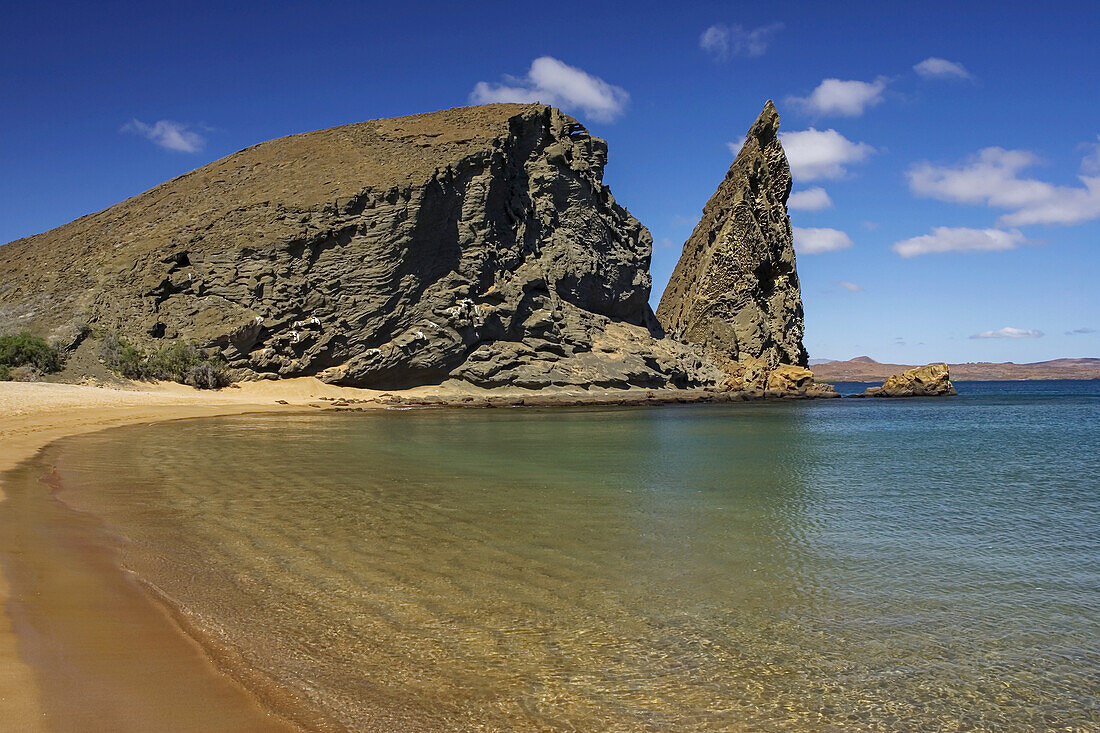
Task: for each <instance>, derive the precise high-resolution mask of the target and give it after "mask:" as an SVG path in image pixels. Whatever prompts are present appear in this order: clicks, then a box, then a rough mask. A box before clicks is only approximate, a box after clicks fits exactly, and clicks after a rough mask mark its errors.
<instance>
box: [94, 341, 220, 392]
mask: <svg viewBox="0 0 1100 733" xmlns="http://www.w3.org/2000/svg"><path fill="white" fill-rule="evenodd" d="M99 351H100V357H101V358H102V359H103V363H104V364H106V365H107V367H108V368H110V369H113V370H115V371H116V372H118V373H119V374H121V375H122V376H124V377H127V378H128V379H160V380H165V381H171V382H180V383H181V384H188V385H191V386H192V387H196V388H198V389H219V388H221V387H225V386H226V385H228V384H229V381H230V380H229V374H228V372H227V371H226V364H225V362H224V361H223V360H222V359H221V358H220V357H215V358H213V359H212V358H210V357H209V356H207V354H206V352H204V351H202V350H201V349H198V348H196V347H195V346H193V345H191V344H188V343H185V342H183V341H176V342H173V343H170V344H165V345H163V346H160V347H159V348H157V349H156V350H154V351H151V352H145V351H143V350H142V349H140V348H138V347H136V346H134V345H133V344H131V343H130V342H128V341H127V340H126V339H124V338H122V337H121V336H118V335H117V334H114V333H108V334H105V335H104V337H103V340H102V341H101V342H100V349H99Z"/></svg>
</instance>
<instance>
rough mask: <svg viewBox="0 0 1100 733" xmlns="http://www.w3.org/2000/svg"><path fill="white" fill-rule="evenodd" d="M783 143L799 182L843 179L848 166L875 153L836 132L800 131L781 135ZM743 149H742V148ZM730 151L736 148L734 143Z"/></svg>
mask: <svg viewBox="0 0 1100 733" xmlns="http://www.w3.org/2000/svg"><path fill="white" fill-rule="evenodd" d="M779 139H780V141H781V142H782V143H783V150H784V152H786V153H787V161H788V162H789V163H790V165H791V175H792V176H793V177H794V179H795V180H796V181H800V182H805V181H813V180H815V179H818V178H840V177H841V176H843V175H844V174H845V172H846V171H845V169H844V166H846V165H849V164H851V163H858V162H860V161H862V160H864V159H865V158H866V157H867V156H869V155H870V154H871V153H873V152H875V149H874V148H873V147H871V146H870V145H868V144H867V143H855V142H852V141H851V140H849V139H848V138H846V137H844V136H843V135H841V134H840V133H839V132H837V131H836V130H832V129H830V130H816V129H814V128H812V127H811V128H810V129H808V130H800V131H797V132H781V133H779ZM738 147H739V148H740V146H738ZM730 149H731V150H732V149H733V144H732V143H730Z"/></svg>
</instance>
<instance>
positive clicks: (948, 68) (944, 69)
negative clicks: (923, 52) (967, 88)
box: [913, 56, 973, 79]
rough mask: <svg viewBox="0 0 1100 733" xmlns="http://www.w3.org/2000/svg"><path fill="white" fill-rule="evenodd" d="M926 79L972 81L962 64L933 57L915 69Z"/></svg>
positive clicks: (914, 68)
mask: <svg viewBox="0 0 1100 733" xmlns="http://www.w3.org/2000/svg"><path fill="white" fill-rule="evenodd" d="M913 70H914V71H916V72H917V73H918V74H919V75H921V76H922V77H924V78H925V79H971V78H973V77H971V76H970V72H969V71H967V70H966V67H965V66H963V65H962V64H959V63H956V62H954V61H948V60H947V59H941V58H937V57H935V56H931V57H929V58H926V59H925V60H924V61H921V62H920V63H919V64H917V65H916V66H914V67H913Z"/></svg>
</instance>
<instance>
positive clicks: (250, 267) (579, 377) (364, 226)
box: [0, 104, 793, 389]
mask: <svg viewBox="0 0 1100 733" xmlns="http://www.w3.org/2000/svg"><path fill="white" fill-rule="evenodd" d="M606 162H607V145H606V143H605V142H604V141H603V140H601V139H600V138H597V137H593V136H591V135H590V134H589V133H588V131H587V130H586V129H585V128H584V126H583V125H581V124H580V123H578V122H577V121H576V120H575V119H573V118H571V117H569V116H567V115H565V114H563V113H561V112H560V111H559V110H557V109H555V108H552V107H548V106H545V105H538V104H530V105H515V104H497V105H487V106H478V107H464V108H457V109H451V110H445V111H441V112H434V113H430V114H421V115H413V116H410V117H399V118H394V119H385V120H373V121H369V122H363V123H358V124H353V125H345V126H341V127H334V128H330V129H327V130H319V131H315V132H308V133H303V134H299V135H291V136H289V137H284V138H280V139H277V140H271V141H268V142H265V143H261V144H259V145H255V146H253V147H250V148H247V149H245V150H242V151H240V152H238V153H235V154H233V155H230V156H228V157H226V158H223V159H221V160H218V161H215V162H213V163H210V164H209V165H206V166H203V167H202V168H199V169H197V170H195V171H192V172H190V173H187V174H185V175H182V176H180V177H178V178H175V179H173V180H171V181H168V182H167V183H164V184H162V185H160V186H157V187H156V188H154V189H152V190H150V191H147V192H145V193H143V194H140V195H138V196H135V197H134V198H131V199H128V200H127V201H124V202H122V203H120V204H118V205H116V206H112V207H110V208H108V209H106V210H104V211H101V212H99V213H96V214H92V215H89V216H85V217H83V218H81V219H78V220H76V221H74V222H71V223H69V224H66V225H64V226H62V227H59V228H57V229H53V230H51V231H48V232H45V233H43V234H39V235H36V236H32V237H28V238H26V239H21V240H17V241H15V242H12V243H10V244H7V245H5V246H3V247H0V323H2V324H4V328H5V330H17V329H22V328H26V329H29V330H31V331H33V332H36V333H39V334H42V335H47V334H50V333H58V332H66V331H67V332H72V333H83V332H85V331H86V330H87V329H86V328H84V326H85V324H86V325H87V326H89V327H91V328H92V329H93V330H95V331H98V332H100V333H103V332H109V333H117V334H118V335H120V336H123V337H125V338H126V339H128V340H130V341H131V342H133V343H135V344H138V345H140V346H142V347H145V348H151V347H155V346H156V345H157V344H158V343H164V342H166V341H172V340H186V341H189V342H192V343H195V344H198V345H199V346H200V347H202V348H204V349H206V350H208V351H210V352H217V353H218V354H220V355H221V356H222V357H223V358H224V359H225V360H226V362H227V363H228V365H229V368H230V371H231V374H232V376H233V377H234V378H236V379H254V378H280V377H296V376H318V377H320V378H321V379H322V380H325V381H327V382H330V383H335V384H341V385H349V386H361V387H379V388H386V389H391V388H402V387H410V386H415V385H420V384H430V383H438V382H440V381H442V380H444V379H447V378H457V379H461V380H465V381H467V382H470V383H472V384H476V385H482V386H498V385H506V384H507V385H514V386H521V387H528V388H540V387H545V386H550V385H560V386H598V387H625V386H643V387H662V386H670V385H671V386H677V387H687V386H692V385H698V384H707V383H714V382H715V380H716V379H717V376H718V375H717V373H716V372H715V370H714V369H713V366H712V365H709V364H707V363H706V362H705V360H702V359H700V358H699V357H698V356H697V355H696V354H695V353H694V352H693V351H692V350H691V349H690V348H688V347H687V346H685V345H683V344H680V343H677V342H675V341H672V340H670V339H661V338H659V334H658V333H657V332H656V321H655V319H654V317H653V314H652V311H651V310H650V307H649V305H648V299H649V293H650V284H651V283H650V276H649V262H650V254H651V247H652V240H651V237H650V234H649V232H648V231H647V230H646V228H645V227H644V226H642V225H641V224H640V223H639V222H638V220H637V219H635V218H634V217H633V216H631V215H630V214H629V212H627V211H626V209H624V208H622V207H621V206H619V205H618V204H617V203H616V202H615V199H614V197H613V196H612V194H611V191H610V190H609V189H608V187H607V186H606V185H604V183H603V171H604V165H605V164H606ZM791 264H792V266H793V260H792V263H791ZM74 324H75V326H74Z"/></svg>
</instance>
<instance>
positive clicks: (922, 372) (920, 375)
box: [856, 363, 958, 397]
mask: <svg viewBox="0 0 1100 733" xmlns="http://www.w3.org/2000/svg"><path fill="white" fill-rule="evenodd" d="M955 394H958V393H957V392H956V391H955V386H954V385H953V384H951V375H950V373H949V372H948V369H947V365H946V364H942V363H941V364H927V365H925V366H922V367H915V368H913V369H907V370H906V371H904V372H902V373H901V374H895V375H893V376H891V377H889V378H888V379H887V380H886V381H885V382H883V384H882V386H881V387H868V388H867V389H865V390H864V391H863V394H861V395H856V396H857V397H940V396H947V395H955Z"/></svg>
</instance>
